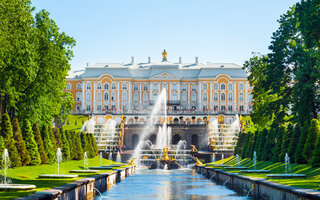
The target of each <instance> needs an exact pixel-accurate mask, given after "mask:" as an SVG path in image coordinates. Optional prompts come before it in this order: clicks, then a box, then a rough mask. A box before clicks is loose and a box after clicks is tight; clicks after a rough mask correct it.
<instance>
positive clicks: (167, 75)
mask: <svg viewBox="0 0 320 200" xmlns="http://www.w3.org/2000/svg"><path fill="white" fill-rule="evenodd" d="M151 79H157V80H175V79H179V77H177V76H175V75H173V74H170V73H168V72H162V73H160V74H157V75H155V76H153V77H151Z"/></svg>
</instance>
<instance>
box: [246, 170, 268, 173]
mask: <svg viewBox="0 0 320 200" xmlns="http://www.w3.org/2000/svg"><path fill="white" fill-rule="evenodd" d="M240 172H241V173H270V171H269V170H259V169H250V170H240Z"/></svg>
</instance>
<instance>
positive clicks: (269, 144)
mask: <svg viewBox="0 0 320 200" xmlns="http://www.w3.org/2000/svg"><path fill="white" fill-rule="evenodd" d="M273 147H274V135H273V129H270V130H268V134H267V138H266V143H265V145H264V147H263V151H262V155H261V160H263V161H270V160H271V158H272V148H273Z"/></svg>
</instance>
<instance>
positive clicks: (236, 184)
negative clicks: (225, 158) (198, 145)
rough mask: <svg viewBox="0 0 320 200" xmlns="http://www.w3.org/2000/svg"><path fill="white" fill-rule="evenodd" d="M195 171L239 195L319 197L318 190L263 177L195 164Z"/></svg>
mask: <svg viewBox="0 0 320 200" xmlns="http://www.w3.org/2000/svg"><path fill="white" fill-rule="evenodd" d="M195 168H196V171H197V172H198V173H199V174H203V175H204V176H205V177H207V178H209V179H211V180H212V181H214V182H215V183H217V184H219V185H224V184H225V186H227V187H228V188H229V189H232V190H234V191H236V192H237V193H238V194H240V195H244V196H246V195H247V194H248V193H249V191H250V193H249V196H250V197H251V198H252V199H259V200H270V199H271V200H272V199H276V200H278V199H279V200H311V199H312V200H314V199H320V191H317V190H313V189H303V188H297V187H293V186H287V185H283V184H279V183H275V182H272V181H268V180H266V179H263V178H251V177H247V176H242V175H238V174H235V173H229V172H225V171H223V170H220V169H213V168H208V167H204V166H196V167H195Z"/></svg>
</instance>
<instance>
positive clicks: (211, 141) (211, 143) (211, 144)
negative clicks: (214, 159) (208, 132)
mask: <svg viewBox="0 0 320 200" xmlns="http://www.w3.org/2000/svg"><path fill="white" fill-rule="evenodd" d="M213 144H214V141H213V139H210V148H212V147H213Z"/></svg>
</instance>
